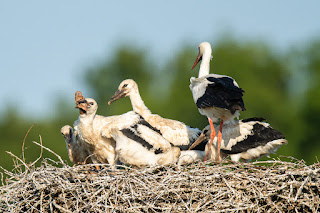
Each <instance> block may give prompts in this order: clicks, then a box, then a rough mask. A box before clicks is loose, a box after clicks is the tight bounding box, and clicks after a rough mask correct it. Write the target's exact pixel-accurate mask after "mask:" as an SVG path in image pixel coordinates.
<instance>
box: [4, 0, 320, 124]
mask: <svg viewBox="0 0 320 213" xmlns="http://www.w3.org/2000/svg"><path fill="white" fill-rule="evenodd" d="M319 8H320V1H315V0H314V1H311V0H310V1H298V0H282V1H277V0H268V1H236V0H233V1H212V0H211V1H167V0H165V1H158V2H152V1H147V0H141V1H101V0H96V1H81V0H77V1H75V0H69V1H63V2H62V1H60V2H57V1H51V2H48V1H40V0H36V1H35V0H28V1H20V2H17V1H1V3H0V28H1V30H0V58H1V59H0V70H1V90H0V99H2V100H6V102H2V103H5V104H2V105H0V113H3V112H5V109H6V108H8V107H12V106H13V105H16V106H17V108H18V109H19V111H20V112H21V113H23V114H24V115H26V116H28V117H34V118H39V117H43V116H46V115H49V114H50V107H52V104H51V103H52V99H54V98H55V97H61V96H62V97H65V98H68V99H69V100H70V101H71V102H73V98H74V92H75V91H76V90H82V91H86V90H87V88H86V87H85V85H83V82H81V81H80V80H81V76H82V73H83V72H84V71H85V70H86V69H87V68H89V67H90V66H91V65H92V64H94V63H96V62H98V61H99V60H101V59H102V58H105V57H107V58H108V57H111V55H112V50H113V49H114V48H115V47H117V46H119V45H121V44H122V43H128V42H134V43H135V44H138V46H141V47H145V48H149V50H150V53H151V54H152V57H153V58H154V59H156V60H158V61H159V64H161V63H164V62H165V61H167V60H169V58H168V56H170V54H174V53H175V52H177V51H178V50H179V48H180V47H181V46H182V45H184V44H186V43H187V44H189V45H194V46H195V49H196V47H197V45H198V44H199V43H200V42H202V41H205V40H210V41H212V40H214V39H215V38H219V36H221V34H223V33H224V32H227V31H228V32H231V33H232V34H234V35H235V36H236V37H239V38H244V39H263V40H266V41H267V42H269V43H270V44H272V46H275V47H279V48H280V49H286V48H288V47H291V46H294V45H299V44H300V45H301V44H303V43H304V42H306V41H308V40H310V39H312V38H316V37H317V36H318V37H319V35H320V15H319V14H320V13H319ZM212 45H213V47H214V44H212ZM106 77H107V76H106ZM52 97H54V98H52Z"/></svg>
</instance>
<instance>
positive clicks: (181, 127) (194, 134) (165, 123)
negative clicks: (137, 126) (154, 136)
mask: <svg viewBox="0 0 320 213" xmlns="http://www.w3.org/2000/svg"><path fill="white" fill-rule="evenodd" d="M126 96H129V98H130V100H131V104H132V108H133V111H135V112H136V113H138V114H140V115H141V116H142V117H143V119H145V120H146V121H147V122H148V123H150V124H151V126H153V127H154V128H156V129H158V130H159V131H160V132H161V134H162V137H164V138H165V139H166V140H167V141H169V142H170V143H172V144H173V145H174V146H179V147H180V148H181V149H182V150H186V149H188V148H189V146H190V145H191V144H192V143H193V142H194V141H195V140H196V139H197V138H198V136H199V135H200V133H201V131H200V130H199V129H197V128H192V127H190V126H188V125H186V124H184V123H182V122H180V121H176V120H172V119H167V118H163V117H161V116H159V115H157V114H152V113H151V111H150V110H149V109H148V108H147V107H146V105H145V104H144V102H143V100H142V98H141V96H140V93H139V89H138V85H137V83H136V82H135V81H134V80H132V79H126V80H124V81H122V82H121V83H120V85H119V87H118V90H117V91H116V92H115V94H114V95H113V96H112V97H111V99H110V100H109V102H108V104H109V105H110V104H111V103H112V102H114V101H116V100H118V99H120V98H122V97H126Z"/></svg>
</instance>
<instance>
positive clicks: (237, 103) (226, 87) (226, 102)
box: [196, 77, 245, 113]
mask: <svg viewBox="0 0 320 213" xmlns="http://www.w3.org/2000/svg"><path fill="white" fill-rule="evenodd" d="M206 79H207V80H208V81H210V83H209V84H208V86H207V89H206V91H205V94H204V95H203V96H201V97H200V98H199V99H198V100H197V103H196V104H197V107H198V108H206V107H212V106H214V107H220V108H224V109H228V110H230V111H231V113H234V112H235V111H236V110H245V107H244V102H243V99H242V96H243V93H244V91H243V90H242V89H241V88H239V87H237V86H235V85H234V84H233V81H234V80H233V79H232V78H229V77H221V78H214V77H208V78H206Z"/></svg>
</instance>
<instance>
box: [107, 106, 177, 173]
mask: <svg viewBox="0 0 320 213" xmlns="http://www.w3.org/2000/svg"><path fill="white" fill-rule="evenodd" d="M102 135H103V136H104V137H106V138H113V139H114V140H115V141H116V148H115V149H116V155H117V158H118V159H119V160H120V161H121V162H123V163H126V164H130V165H134V166H138V167H141V166H156V165H166V164H170V163H175V162H177V161H178V159H179V156H180V149H179V148H178V147H172V146H171V144H170V143H169V142H168V141H166V140H165V139H164V138H163V137H162V136H161V134H160V133H159V131H158V130H156V129H154V128H153V127H152V126H151V125H150V124H149V123H148V122H147V121H145V120H144V119H143V118H142V117H141V116H140V115H139V114H137V113H135V112H133V111H130V112H127V113H125V114H122V115H119V116H118V117H117V118H116V119H114V120H113V121H112V122H110V123H109V124H108V125H106V126H105V127H104V129H103V130H102Z"/></svg>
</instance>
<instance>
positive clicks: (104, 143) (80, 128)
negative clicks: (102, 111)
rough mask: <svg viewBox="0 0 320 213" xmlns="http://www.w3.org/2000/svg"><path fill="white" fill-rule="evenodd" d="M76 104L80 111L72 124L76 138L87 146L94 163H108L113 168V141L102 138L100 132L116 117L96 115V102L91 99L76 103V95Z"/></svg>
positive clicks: (114, 159) (114, 162) (114, 160)
mask: <svg viewBox="0 0 320 213" xmlns="http://www.w3.org/2000/svg"><path fill="white" fill-rule="evenodd" d="M80 94H81V93H80ZM76 104H77V106H76V108H79V111H80V115H79V118H78V120H76V121H75V122H74V124H73V126H74V129H75V130H76V131H77V133H78V135H77V138H78V139H79V140H81V141H82V142H83V143H86V144H87V145H88V148H89V149H90V152H91V153H92V154H93V156H92V158H93V159H94V163H109V164H110V165H111V166H112V167H113V168H114V166H115V164H116V156H115V141H114V140H113V139H112V138H105V137H103V136H102V135H101V130H102V129H103V127H104V126H105V125H107V124H108V123H109V122H111V121H112V120H114V119H115V118H116V116H109V117H104V116H101V115H97V114H96V112H97V109H98V104H97V102H96V101H95V100H94V99H92V98H86V99H82V100H80V101H77V93H76Z"/></svg>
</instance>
